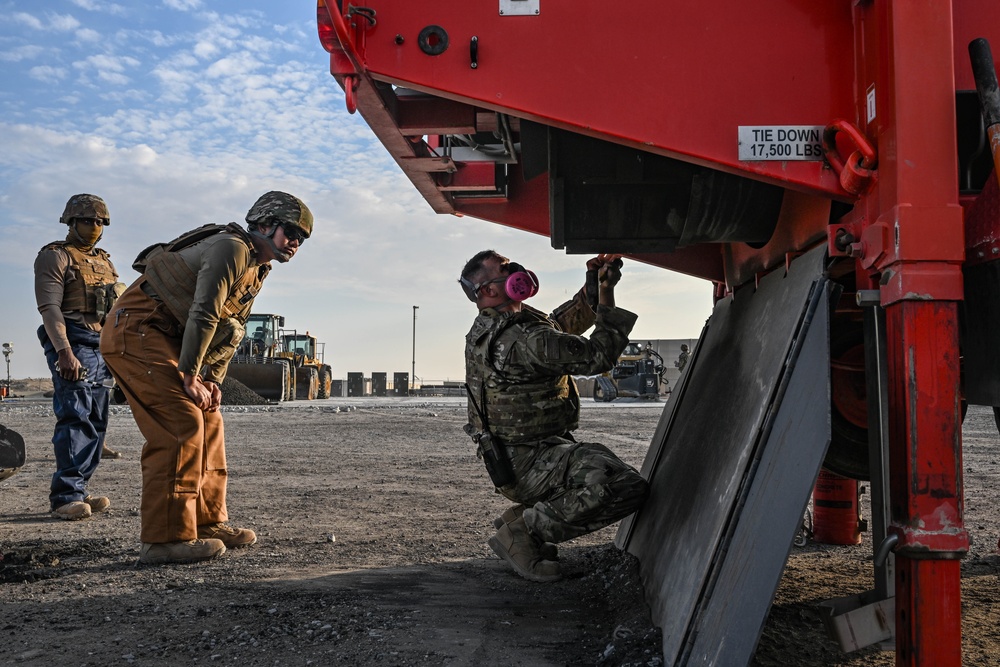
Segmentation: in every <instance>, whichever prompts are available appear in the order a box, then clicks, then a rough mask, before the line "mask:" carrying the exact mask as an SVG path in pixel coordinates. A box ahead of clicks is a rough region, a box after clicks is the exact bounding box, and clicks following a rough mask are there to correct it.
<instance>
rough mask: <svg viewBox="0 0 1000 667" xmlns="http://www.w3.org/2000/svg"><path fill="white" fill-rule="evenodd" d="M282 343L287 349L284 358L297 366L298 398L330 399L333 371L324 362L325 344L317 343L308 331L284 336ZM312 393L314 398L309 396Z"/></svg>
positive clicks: (294, 332) (283, 354) (293, 332)
mask: <svg viewBox="0 0 1000 667" xmlns="http://www.w3.org/2000/svg"><path fill="white" fill-rule="evenodd" d="M282 341H283V342H284V348H285V351H284V352H283V353H282V356H285V355H287V356H288V357H289V358H291V359H292V360H293V363H294V365H295V376H296V398H330V389H331V387H332V386H333V369H331V368H330V366H329V365H327V364H326V363H325V362H324V357H325V353H324V350H323V347H324V344H322V343H317V342H316V337H315V336H310V335H309V332H308V331H307V332H305V333H304V334H300V333H298V332H296V331H292V333H286V334H283V335H282ZM314 384H315V389H314V388H313V385H314ZM303 392H304V393H305V395H304V396H303V395H302V394H303ZM310 392H312V393H313V395H312V396H309V395H308V394H309V393H310Z"/></svg>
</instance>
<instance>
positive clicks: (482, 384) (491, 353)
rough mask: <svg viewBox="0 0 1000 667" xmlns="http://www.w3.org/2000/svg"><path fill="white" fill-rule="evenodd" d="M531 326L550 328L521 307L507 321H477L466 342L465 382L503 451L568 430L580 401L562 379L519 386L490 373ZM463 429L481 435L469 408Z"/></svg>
mask: <svg viewBox="0 0 1000 667" xmlns="http://www.w3.org/2000/svg"><path fill="white" fill-rule="evenodd" d="M534 326H552V321H551V320H549V318H548V317H546V316H545V315H544V314H542V313H540V312H539V311H537V310H529V309H527V307H525V308H524V309H522V310H521V311H520V312H518V313H514V314H511V315H500V316H498V317H486V316H480V317H478V318H476V322H475V323H474V324H473V326H472V330H471V331H469V333H468V335H467V336H466V343H465V368H466V382H467V383H468V385H469V389H470V391H471V392H472V396H473V397H474V398H475V400H476V402H477V403H480V407H481V408H483V409H484V411H485V412H486V418H487V419H488V420H489V430H490V432H491V433H493V434H494V435H496V436H497V437H499V438H500V439H501V440H503V441H504V442H505V443H506V444H508V445H513V444H524V443H528V442H532V441H537V440H542V439H543V438H547V437H549V436H551V435H564V434H565V433H567V432H569V431H572V430H574V429H575V428H576V427H577V424H578V421H579V414H580V398H579V395H578V394H577V391H576V383H574V382H573V381H572V380H571V379H570V377H569V376H568V375H563V376H561V377H551V376H549V377H541V378H537V379H531V380H522V379H516V378H511V377H509V376H508V375H506V374H505V373H504V372H503V371H499V370H497V369H496V366H501V367H503V365H504V360H505V358H506V355H508V354H510V350H511V349H512V348H513V347H515V346H516V345H517V344H518V343H520V342H521V341H523V340H524V338H525V337H526V335H527V332H528V330H529V329H530V328H531V327H534ZM501 338H503V341H504V342H505V345H504V351H503V352H501V353H500V355H501V358H499V359H498V358H497V345H496V343H497V341H498V340H500V339H501ZM484 398H485V406H483V405H482V402H483V401H484ZM469 423H470V424H472V425H473V428H474V429H476V430H480V431H482V430H483V427H482V424H481V423H480V419H479V415H477V414H476V412H475V408H474V407H473V406H472V405H471V403H470V405H469Z"/></svg>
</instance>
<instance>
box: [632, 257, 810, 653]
mask: <svg viewBox="0 0 1000 667" xmlns="http://www.w3.org/2000/svg"><path fill="white" fill-rule="evenodd" d="M824 261H825V249H823V248H817V249H816V250H813V251H811V252H810V253H808V254H806V255H805V256H803V257H800V258H799V259H797V260H796V261H795V262H793V263H792V265H791V267H790V269H789V272H788V275H787V276H785V275H782V273H781V272H780V271H776V272H773V273H772V274H770V275H768V276H766V277H765V278H764V279H763V280H762V281H761V283H760V286H759V287H758V289H757V291H756V292H751V291H750V290H748V289H744V290H741V291H739V292H737V294H736V296H735V298H734V299H731V300H729V299H725V300H722V301H720V302H719V303H718V304H717V306H716V308H715V311H714V312H713V314H712V317H711V319H710V320H709V322H708V325H707V326H706V330H705V332H704V334H703V336H702V339H701V341H700V342H699V344H698V347H697V348H696V355H695V356H694V357H693V358H692V359H691V360H690V361H689V364H691V365H690V366H689V368H688V370H687V372H685V374H684V377H683V381H682V383H681V385H680V386H679V387H678V388H677V390H675V392H674V394H673V395H672V396H671V399H670V401H669V402H668V403H667V409H666V410H665V411H664V414H663V417H662V418H661V421H660V425H659V426H658V428H657V433H656V435H655V436H654V440H653V443H652V445H651V448H650V451H649V453H648V455H647V457H646V461H645V463H644V464H643V469H642V472H643V475H644V476H645V477H646V479H648V480H650V485H651V490H652V492H651V494H650V498H649V500H648V501H647V502H646V505H645V506H644V507H643V509H642V510H641V511H640V512H639V513H637V514H636V515H635V516H634V517H633V518H632V520H630V521H626V522H624V523H623V524H622V527H621V529H620V530H619V535H618V538H617V542H618V544H619V546H624V547H626V548H628V550H629V551H630V552H631V553H633V554H634V555H636V556H637V557H638V558H639V559H640V561H641V566H640V570H641V573H642V577H643V581H644V584H645V588H646V593H647V601H648V602H649V605H650V608H651V609H652V612H653V620H654V622H655V623H656V624H657V625H659V626H660V627H661V629H662V630H663V655H664V664H666V665H702V664H704V665H710V664H715V665H740V664H744V665H745V664H748V663H749V662H750V660H751V658H752V656H753V650H754V647H755V646H756V644H757V639H758V637H759V633H760V630H761V628H762V626H763V623H764V619H765V618H766V616H767V611H768V609H769V607H770V603H771V599H772V598H773V595H774V591H775V590H776V588H777V584H778V581H779V580H780V577H781V572H782V569H783V568H784V563H785V560H786V559H787V556H788V551H789V549H790V547H791V543H792V539H793V537H794V535H795V531H796V529H797V528H798V526H799V523H800V520H801V517H802V513H803V511H804V509H805V506H806V502H807V501H808V499H809V493H810V492H811V490H812V485H813V483H814V481H815V479H816V474H817V473H818V471H819V468H820V465H821V463H822V458H823V454H824V452H825V450H826V447H827V444H828V443H829V438H830V424H829V415H828V409H829V360H828V354H829V353H828V349H829V346H828V340H827V339H828V335H829V334H828V329H829V321H828V318H829V295H828V281H827V280H826V277H825V273H824V268H823V267H824Z"/></svg>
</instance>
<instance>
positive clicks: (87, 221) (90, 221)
mask: <svg viewBox="0 0 1000 667" xmlns="http://www.w3.org/2000/svg"><path fill="white" fill-rule="evenodd" d="M73 220H74V221H76V222H78V223H82V224H84V225H97V226H98V227H103V226H104V225H106V224H108V219H107V218H73Z"/></svg>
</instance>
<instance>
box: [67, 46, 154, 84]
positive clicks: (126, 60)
mask: <svg viewBox="0 0 1000 667" xmlns="http://www.w3.org/2000/svg"><path fill="white" fill-rule="evenodd" d="M139 64H140V63H139V61H138V60H136V59H135V58H133V57H131V56H112V55H108V54H95V55H92V56H88V57H87V58H86V59H85V60H81V61H78V62H75V63H73V67H75V68H77V69H78V70H80V71H82V72H89V71H91V70H93V71H94V72H95V73H96V74H97V78H98V80H100V81H102V82H103V83H106V84H111V85H116V86H124V85H126V84H128V83H129V82H130V79H129V77H128V76H127V75H126V74H125V70H126V69H131V68H135V67H138V66H139Z"/></svg>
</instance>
